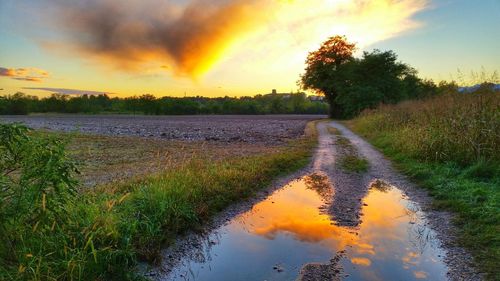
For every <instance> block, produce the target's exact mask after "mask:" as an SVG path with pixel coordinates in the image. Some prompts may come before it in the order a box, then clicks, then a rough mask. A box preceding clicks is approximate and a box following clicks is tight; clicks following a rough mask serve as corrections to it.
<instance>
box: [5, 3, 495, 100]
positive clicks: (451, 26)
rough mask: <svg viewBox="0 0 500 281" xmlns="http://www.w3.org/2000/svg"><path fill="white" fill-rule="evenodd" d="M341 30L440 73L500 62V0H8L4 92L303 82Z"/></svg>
mask: <svg viewBox="0 0 500 281" xmlns="http://www.w3.org/2000/svg"><path fill="white" fill-rule="evenodd" d="M334 35H345V36H347V38H348V39H349V40H350V41H352V42H355V43H356V44H357V46H358V51H357V54H356V55H357V56H359V55H361V54H362V52H363V51H371V50H373V49H380V50H393V51H395V52H396V53H397V54H398V56H399V59H400V60H401V61H403V62H405V63H408V64H409V65H411V66H413V67H414V68H416V69H417V70H418V71H419V75H420V76H421V77H422V78H426V79H433V80H435V81H440V80H452V79H457V78H458V79H459V78H460V77H459V76H460V74H459V72H458V71H457V70H460V71H461V72H462V73H464V74H465V76H468V73H470V72H471V71H474V72H483V71H484V72H486V73H488V74H491V73H493V72H494V71H497V70H500V0H481V1H471V0H128V1H121V0H81V1H76V0H0V89H1V90H0V95H4V94H12V93H15V92H18V91H21V92H25V93H28V94H32V95H39V96H44V95H48V94H50V93H52V92H58V93H64V94H81V93H90V94H100V93H109V94H111V95H115V96H120V97H123V96H132V95H141V94H153V95H156V96H167V95H168V96H195V95H203V96H210V97H215V96H226V95H227V96H244V95H245V96H253V95H256V94H265V93H269V92H270V91H271V89H278V92H290V91H297V90H298V86H297V83H296V82H297V80H298V79H299V77H300V74H301V73H302V72H303V69H304V67H305V65H304V61H305V59H306V56H307V54H308V52H310V51H314V50H315V49H317V48H318V47H319V46H320V44H321V43H322V42H323V41H325V40H326V39H327V38H328V37H330V36H334Z"/></svg>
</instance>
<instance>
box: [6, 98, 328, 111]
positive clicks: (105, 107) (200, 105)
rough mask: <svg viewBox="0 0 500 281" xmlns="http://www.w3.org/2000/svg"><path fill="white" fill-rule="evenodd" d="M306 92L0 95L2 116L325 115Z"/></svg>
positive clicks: (318, 101) (324, 105)
mask: <svg viewBox="0 0 500 281" xmlns="http://www.w3.org/2000/svg"><path fill="white" fill-rule="evenodd" d="M315 98H317V97H312V98H311V97H307V96H306V95H305V94H304V93H291V94H267V95H257V96H254V97H239V98H232V97H222V98H208V97H182V98H176V97H161V98H157V97H155V96H153V95H141V96H133V97H126V98H119V97H113V98H110V97H109V96H108V95H97V96H94V95H81V96H73V97H71V96H68V95H61V94H52V95H50V96H49V97H45V98H38V97H36V96H30V95H26V94H23V93H16V94H13V95H6V96H0V114H13V115H25V114H29V113H47V112H49V113H86V114H97V113H128V114H148V115H185V114H191V115H194V114H326V113H327V112H328V104H327V103H326V102H324V101H323V100H321V99H315Z"/></svg>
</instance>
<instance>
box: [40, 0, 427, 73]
mask: <svg viewBox="0 0 500 281" xmlns="http://www.w3.org/2000/svg"><path fill="white" fill-rule="evenodd" d="M427 2H428V0H276V1H268V0H186V1H168V0H130V1H118V0H114V1H113V0H87V1H76V0H64V1H63V0H43V1H39V2H38V3H39V4H40V3H41V4H40V5H44V3H45V5H44V6H49V7H50V9H49V11H50V12H49V13H47V14H46V17H47V18H46V20H48V21H52V23H53V27H56V28H57V29H58V30H59V31H62V34H63V39H62V41H61V42H50V40H48V41H49V42H46V44H45V45H46V46H53V47H54V46H56V47H58V48H60V47H61V46H63V48H66V49H69V50H72V51H74V52H76V53H78V54H83V55H84V56H91V57H94V58H97V59H98V61H99V62H102V63H107V64H111V65H113V66H115V67H118V68H120V69H123V70H132V71H140V70H141V69H142V68H143V67H144V66H145V65H150V64H158V69H160V68H161V67H160V65H165V64H168V65H169V66H170V67H169V69H171V71H173V72H175V73H177V74H188V75H190V76H194V77H196V76H199V75H201V74H204V73H206V72H207V71H208V70H210V69H211V68H212V67H213V66H214V65H215V64H216V63H218V62H220V61H223V60H225V59H226V58H227V57H230V55H231V54H235V53H238V54H243V55H244V54H245V52H248V53H252V52H253V51H254V49H260V50H264V51H263V52H264V53H266V52H267V53H272V54H275V53H277V54H278V55H279V54H280V52H281V53H286V54H289V53H290V50H293V51H296V48H295V47H298V46H300V47H301V48H304V47H308V48H310V47H311V46H317V45H318V44H319V43H321V42H322V41H324V40H325V39H326V38H327V37H329V36H332V35H335V34H346V35H347V36H348V37H349V38H351V39H352V40H354V41H356V42H359V43H360V44H361V45H363V46H364V45H367V44H371V43H374V42H377V41H380V40H384V39H387V38H390V37H392V36H396V35H398V34H400V33H402V32H405V31H407V30H410V29H412V28H415V27H418V25H419V24H418V23H417V22H415V21H414V20H412V16H413V15H414V14H415V13H417V12H418V11H420V10H422V9H424V8H426V6H427ZM47 4H48V5H47ZM45 10H47V9H45ZM54 21H55V22H54ZM235 46H237V48H235ZM292 55H293V56H297V52H296V53H295V54H292ZM300 55H301V56H303V52H300ZM267 58H268V57H264V58H263V57H260V59H261V60H266V62H267ZM269 58H271V57H269ZM301 59H302V60H303V57H301ZM163 70H164V69H163Z"/></svg>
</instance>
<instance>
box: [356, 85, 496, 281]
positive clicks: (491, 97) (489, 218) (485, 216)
mask: <svg viewBox="0 0 500 281" xmlns="http://www.w3.org/2000/svg"><path fill="white" fill-rule="evenodd" d="M438 92H440V95H438V96H436V97H430V98H427V99H424V100H417V101H405V102H403V103H400V104H398V105H383V106H380V107H379V108H377V109H375V110H366V111H364V112H363V113H362V114H361V116H359V117H358V118H356V119H354V120H353V121H352V122H351V125H352V126H351V127H352V128H353V129H354V130H355V131H357V132H358V133H361V134H362V135H363V136H365V137H366V138H367V139H368V140H370V141H371V142H372V143H374V144H375V145H376V146H377V147H379V148H381V149H382V150H383V151H384V153H385V154H387V155H389V156H390V157H391V158H392V159H393V160H395V162H396V164H397V165H398V166H399V167H400V168H401V169H402V170H403V171H404V172H406V173H407V174H408V175H410V176H411V177H412V178H413V179H415V180H416V181H417V182H418V183H419V184H420V185H422V186H424V187H426V188H427V189H429V191H430V194H431V195H432V196H433V197H434V199H435V200H434V204H435V205H436V206H437V207H442V208H446V209H449V210H452V211H453V212H455V213H456V214H457V217H456V219H455V222H456V224H457V225H458V227H459V229H460V230H461V233H460V234H461V235H460V242H461V243H462V244H463V245H464V246H466V247H467V248H469V249H470V250H471V252H472V253H473V255H474V257H475V260H476V262H477V263H478V264H479V266H480V268H481V269H482V270H483V271H484V272H486V273H487V274H488V276H489V279H491V280H495V278H496V277H498V276H499V275H500V272H499V271H498V265H497V263H498V256H499V255H500V235H498V233H499V230H500V189H499V188H498V187H499V186H500V153H499V152H500V136H499V134H498V132H500V111H499V108H500V92H498V91H495V90H493V89H492V87H490V86H488V85H483V86H481V87H479V88H478V89H477V90H476V91H475V92H471V93H459V91H458V88H457V87H455V86H454V85H452V84H442V85H441V86H440V87H439V88H438Z"/></svg>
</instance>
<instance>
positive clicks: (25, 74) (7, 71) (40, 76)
mask: <svg viewBox="0 0 500 281" xmlns="http://www.w3.org/2000/svg"><path fill="white" fill-rule="evenodd" d="M0 76H4V77H9V78H12V79H15V80H21V81H30V82H42V81H43V80H44V79H47V78H49V77H50V74H49V72H47V71H45V70H43V69H39V68H35V67H29V68H5V67H0Z"/></svg>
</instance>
